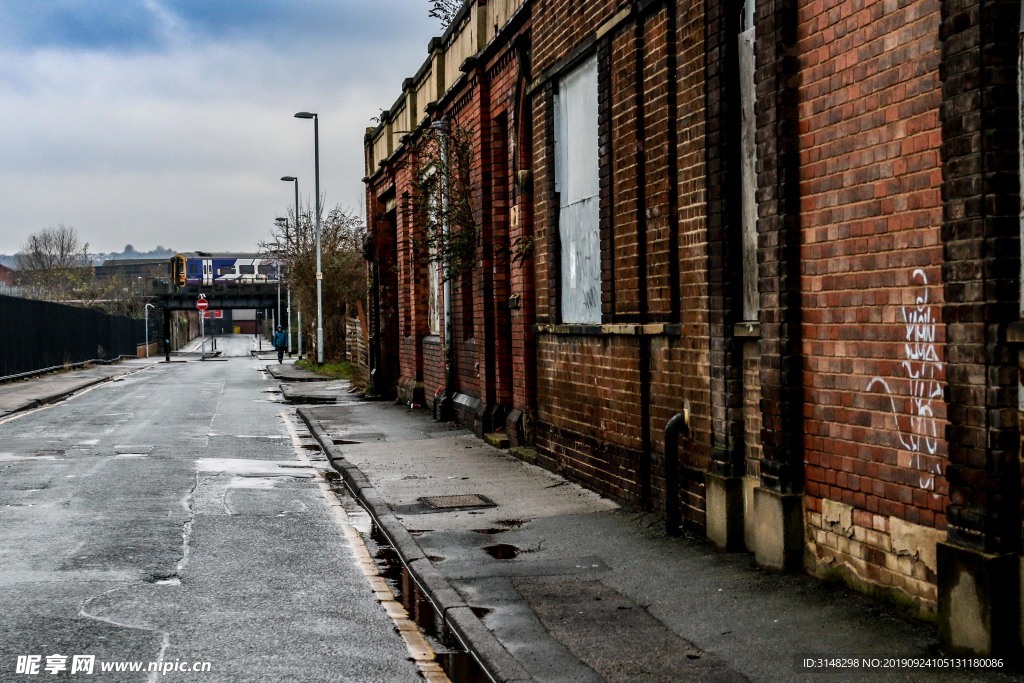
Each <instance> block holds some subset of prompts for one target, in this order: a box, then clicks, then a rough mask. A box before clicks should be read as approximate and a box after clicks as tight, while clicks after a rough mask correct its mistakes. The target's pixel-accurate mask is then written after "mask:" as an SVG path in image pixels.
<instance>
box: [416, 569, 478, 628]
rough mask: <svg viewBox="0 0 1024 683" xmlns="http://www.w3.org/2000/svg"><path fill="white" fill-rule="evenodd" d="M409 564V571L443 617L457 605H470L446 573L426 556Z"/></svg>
mask: <svg viewBox="0 0 1024 683" xmlns="http://www.w3.org/2000/svg"><path fill="white" fill-rule="evenodd" d="M408 566H409V571H410V572H412V573H413V576H415V578H416V585H418V586H419V587H420V590H422V591H423V592H424V593H425V594H426V595H427V597H428V598H430V601H431V602H432V603H434V609H436V610H437V612H438V613H439V614H440V615H441V616H442V617H443V616H444V615H445V613H447V612H448V610H451V609H455V608H456V607H469V605H467V604H466V601H465V600H463V598H462V596H461V595H459V594H458V592H457V591H456V590H455V589H454V588H452V586H451V584H450V583H448V580H447V579H446V578H444V575H442V574H441V572H440V571H438V569H437V567H435V566H434V564H433V563H432V562H431V561H430V560H428V559H427V558H426V557H420V558H417V559H415V560H412V561H411V562H409V563H408Z"/></svg>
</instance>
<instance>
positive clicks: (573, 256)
mask: <svg viewBox="0 0 1024 683" xmlns="http://www.w3.org/2000/svg"><path fill="white" fill-rule="evenodd" d="M597 142H598V129H597V58H596V57H591V58H590V59H588V60H587V61H586V62H584V63H583V64H581V65H580V66H578V67H576V68H575V69H573V70H572V71H571V72H569V73H568V74H567V75H566V76H565V77H564V78H563V79H562V80H561V82H560V83H559V86H558V95H557V98H556V102H555V189H556V191H558V192H559V195H560V202H559V221H558V227H559V237H560V239H561V242H562V254H561V262H562V263H561V268H562V321H563V322H567V323H600V322H601V239H600V231H599V223H598V194H599V179H598V149H597Z"/></svg>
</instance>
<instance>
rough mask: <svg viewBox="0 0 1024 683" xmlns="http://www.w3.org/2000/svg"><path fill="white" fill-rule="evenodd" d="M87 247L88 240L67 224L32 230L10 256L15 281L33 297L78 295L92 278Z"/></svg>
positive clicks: (76, 296)
mask: <svg viewBox="0 0 1024 683" xmlns="http://www.w3.org/2000/svg"><path fill="white" fill-rule="evenodd" d="M88 250H89V245H88V243H83V242H82V241H81V240H80V239H79V237H78V232H77V231H76V230H75V229H74V228H72V227H70V226H66V225H63V224H62V225H59V226H57V227H56V228H45V229H43V230H40V231H39V232H37V233H33V234H31V235H29V238H28V240H27V241H26V242H25V244H24V245H23V246H22V248H21V251H20V252H18V253H17V254H15V256H14V260H15V264H16V265H17V268H18V271H19V283H20V285H21V286H22V288H23V289H24V290H25V291H27V292H28V293H29V294H30V295H31V296H33V297H36V298H40V299H49V300H52V301H68V300H71V299H75V298H78V292H79V291H80V290H81V289H82V288H83V286H85V285H87V284H88V281H90V280H93V279H95V278H94V273H93V271H92V268H91V267H90V265H89V264H90V261H89V256H88Z"/></svg>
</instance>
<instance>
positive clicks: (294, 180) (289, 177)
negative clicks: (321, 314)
mask: <svg viewBox="0 0 1024 683" xmlns="http://www.w3.org/2000/svg"><path fill="white" fill-rule="evenodd" d="M281 180H283V181H285V182H286V183H295V234H296V235H298V234H299V179H298V178H297V177H296V176H293V175H286V176H282V177H281ZM285 220H287V219H285ZM317 251H319V250H317ZM317 270H319V268H318V269H317ZM299 334H300V335H301V334H302V329H301V325H300V329H299ZM299 355H300V356H301V355H302V350H301V349H300V350H299ZM288 357H289V358H291V357H292V283H291V273H289V274H288Z"/></svg>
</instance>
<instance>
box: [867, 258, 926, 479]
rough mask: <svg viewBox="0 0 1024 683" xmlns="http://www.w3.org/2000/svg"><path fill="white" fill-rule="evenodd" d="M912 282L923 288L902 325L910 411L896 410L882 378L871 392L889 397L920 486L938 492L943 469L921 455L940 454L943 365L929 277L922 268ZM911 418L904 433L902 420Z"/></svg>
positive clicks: (905, 312) (874, 381) (873, 380)
mask: <svg viewBox="0 0 1024 683" xmlns="http://www.w3.org/2000/svg"><path fill="white" fill-rule="evenodd" d="M911 279H912V280H914V281H917V282H919V283H920V285H921V293H920V294H919V295H917V296H916V297H915V305H914V306H913V307H912V308H909V309H908V308H907V307H906V306H904V307H903V309H902V310H903V323H904V327H905V330H906V336H905V340H904V345H903V348H904V356H905V358H904V360H903V361H902V362H901V363H900V366H901V367H902V368H903V371H904V374H905V375H906V377H907V379H908V380H909V381H910V403H909V408H910V410H909V411H901V410H899V409H897V407H896V397H895V396H894V395H893V392H892V389H891V388H890V387H889V383H888V382H886V381H885V379H884V378H882V377H872V378H871V381H870V382H868V391H871V390H872V389H874V388H875V386H880V387H881V388H882V389H883V390H884V391H885V393H886V394H887V395H888V396H889V403H890V405H891V407H892V417H893V421H894V422H895V423H896V433H897V436H898V438H899V441H900V444H901V445H902V446H903V448H905V449H906V450H908V451H910V453H911V458H910V467H912V468H913V469H915V470H917V471H919V472H921V476H920V479H919V485H920V486H921V488H923V489H925V490H927V491H934V490H935V476H936V475H939V476H941V475H942V466H941V465H940V464H939V463H938V462H935V461H931V464H929V463H928V462H925V461H924V460H923V459H922V457H921V455H922V453H926V454H927V455H935V454H936V452H937V451H938V450H939V434H938V421H937V420H936V418H935V409H934V403H935V400H936V399H941V398H942V384H941V379H940V375H941V374H942V361H941V360H939V353H938V350H937V349H936V347H935V331H936V328H937V321H936V319H935V315H934V309H933V307H932V306H931V305H930V303H929V301H928V276H927V275H925V272H924V271H923V270H921V269H920V268H917V269H915V270H914V272H913V274H912V275H911ZM907 413H909V415H910V420H909V423H908V424H907V425H906V427H907V428H906V429H904V425H903V424H901V423H900V418H901V417H903V416H906V415H907Z"/></svg>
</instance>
